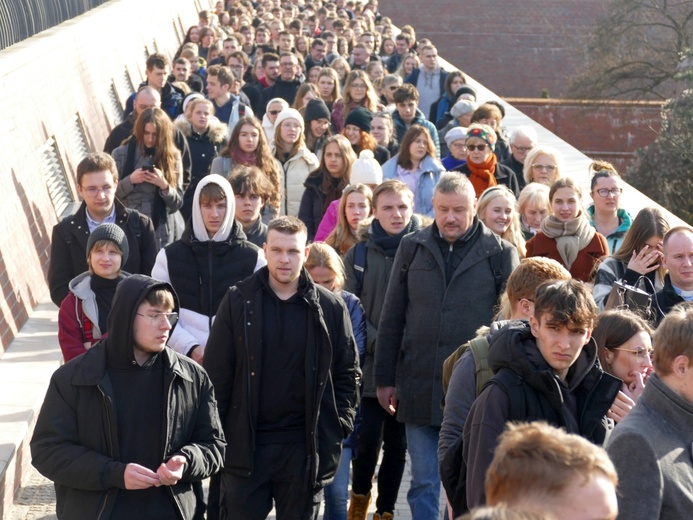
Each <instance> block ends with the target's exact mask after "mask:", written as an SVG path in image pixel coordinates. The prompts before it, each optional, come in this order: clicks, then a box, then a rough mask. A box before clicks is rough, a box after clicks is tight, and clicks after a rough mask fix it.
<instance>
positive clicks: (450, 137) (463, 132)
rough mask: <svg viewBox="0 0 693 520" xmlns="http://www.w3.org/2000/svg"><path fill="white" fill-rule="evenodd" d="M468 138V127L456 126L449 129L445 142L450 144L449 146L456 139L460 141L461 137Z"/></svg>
mask: <svg viewBox="0 0 693 520" xmlns="http://www.w3.org/2000/svg"><path fill="white" fill-rule="evenodd" d="M466 138H467V129H466V128H462V127H461V126H456V127H455V128H451V129H450V130H448V132H447V133H446V134H445V144H447V145H448V148H450V146H451V145H452V143H454V142H455V141H459V140H460V139H466Z"/></svg>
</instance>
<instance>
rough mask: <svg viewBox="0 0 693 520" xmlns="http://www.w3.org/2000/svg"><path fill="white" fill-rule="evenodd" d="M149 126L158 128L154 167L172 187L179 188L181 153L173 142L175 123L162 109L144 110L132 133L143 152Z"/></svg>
mask: <svg viewBox="0 0 693 520" xmlns="http://www.w3.org/2000/svg"><path fill="white" fill-rule="evenodd" d="M148 124H152V125H154V126H155V127H156V146H155V151H154V165H155V166H156V167H157V168H159V169H160V170H161V171H162V172H163V174H164V179H165V180H166V182H167V183H168V184H169V185H170V186H178V175H180V173H181V172H179V171H178V164H179V161H180V152H179V151H178V148H177V147H176V144H175V142H174V141H173V123H172V122H171V119H170V118H169V117H168V114H166V112H164V111H163V110H161V109H160V108H148V109H146V110H144V111H143V112H142V113H141V114H140V116H139V117H138V118H137V121H135V128H134V130H133V132H132V133H133V135H134V137H135V139H137V143H138V144H139V146H140V148H142V149H143V150H144V127H145V126H146V125H148Z"/></svg>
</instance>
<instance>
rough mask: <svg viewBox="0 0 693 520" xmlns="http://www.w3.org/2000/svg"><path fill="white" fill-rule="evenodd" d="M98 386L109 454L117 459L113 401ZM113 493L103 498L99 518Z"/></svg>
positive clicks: (109, 492)
mask: <svg viewBox="0 0 693 520" xmlns="http://www.w3.org/2000/svg"><path fill="white" fill-rule="evenodd" d="M96 388H98V389H99V392H101V397H102V398H103V407H104V410H105V413H106V425H107V427H108V435H107V436H106V437H107V439H108V454H109V456H110V457H111V458H112V459H115V455H114V449H113V438H112V435H113V424H112V422H111V408H112V406H113V402H112V401H111V398H110V397H109V396H107V395H106V392H104V390H103V388H101V385H96ZM111 494H112V490H109V491H107V492H106V496H105V497H104V499H103V503H102V504H101V509H99V514H98V516H97V518H101V517H102V515H103V513H104V511H105V509H106V505H107V504H108V498H109V496H110V495H111Z"/></svg>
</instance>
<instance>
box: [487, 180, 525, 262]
mask: <svg viewBox="0 0 693 520" xmlns="http://www.w3.org/2000/svg"><path fill="white" fill-rule="evenodd" d="M498 197H503V198H504V199H505V200H507V201H508V202H509V203H510V207H511V208H512V210H513V212H512V214H511V217H510V225H509V226H508V229H506V230H505V232H504V233H503V234H502V235H501V238H502V239H504V240H507V241H508V242H510V243H511V244H512V245H514V246H515V247H516V248H517V252H518V253H519V255H520V258H524V257H525V256H526V255H527V249H526V248H525V239H524V237H523V236H522V228H521V226H520V213H519V212H518V207H517V199H515V194H514V193H513V192H512V191H510V188H508V187H507V186H504V185H498V186H492V187H490V188H486V189H485V190H484V192H483V193H482V194H481V196H480V197H479V202H478V204H477V208H476V214H477V216H478V217H479V220H481V221H482V222H484V219H485V218H486V215H485V213H486V210H487V209H488V207H489V205H490V204H491V202H493V201H494V200H495V199H496V198H498ZM485 223H486V222H484V224H485Z"/></svg>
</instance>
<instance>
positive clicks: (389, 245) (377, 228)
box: [368, 215, 421, 258]
mask: <svg viewBox="0 0 693 520" xmlns="http://www.w3.org/2000/svg"><path fill="white" fill-rule="evenodd" d="M419 229H421V219H419V217H418V216H417V215H412V217H411V220H410V221H409V224H407V226H406V227H405V228H404V229H403V230H402V231H400V232H399V233H397V234H396V235H388V234H387V233H386V232H385V230H384V229H383V226H381V225H380V222H379V221H378V220H377V219H373V222H371V227H370V229H369V230H368V232H369V233H370V235H371V240H373V243H374V244H376V245H377V246H378V247H380V249H382V250H383V251H384V252H385V256H387V257H390V258H394V256H395V254H396V253H397V248H398V247H399V243H400V242H401V241H402V239H403V238H404V235H408V234H409V233H412V232H414V231H418V230H419Z"/></svg>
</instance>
